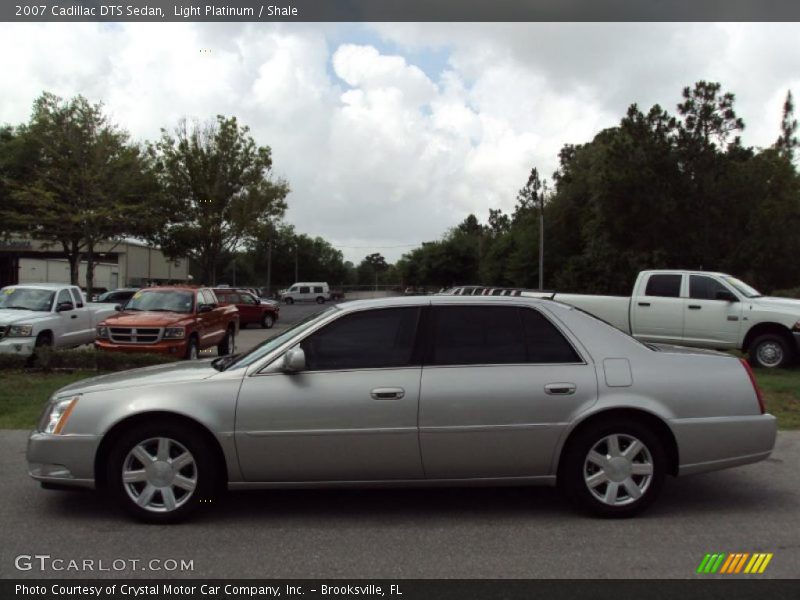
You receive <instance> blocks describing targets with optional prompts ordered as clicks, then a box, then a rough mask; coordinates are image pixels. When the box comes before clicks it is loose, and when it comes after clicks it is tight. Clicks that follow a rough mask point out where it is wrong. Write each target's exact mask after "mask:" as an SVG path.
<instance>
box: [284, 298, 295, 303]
mask: <svg viewBox="0 0 800 600" xmlns="http://www.w3.org/2000/svg"><path fill="white" fill-rule="evenodd" d="M284 302H286V304H294V298H292V297H289V298H285V299H284Z"/></svg>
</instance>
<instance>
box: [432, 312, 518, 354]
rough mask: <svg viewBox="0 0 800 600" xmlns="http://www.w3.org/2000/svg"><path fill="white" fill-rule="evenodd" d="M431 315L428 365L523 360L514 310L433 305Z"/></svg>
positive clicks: (516, 314) (516, 316)
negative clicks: (432, 319) (430, 347)
mask: <svg viewBox="0 0 800 600" xmlns="http://www.w3.org/2000/svg"><path fill="white" fill-rule="evenodd" d="M433 312H434V325H433V347H432V349H431V352H432V356H431V360H430V362H431V364H433V365H489V364H514V363H524V362H526V361H527V352H526V349H525V338H524V336H523V333H522V327H521V325H522V324H521V322H520V316H519V311H518V309H517V308H516V307H513V306H437V307H435V308H434V311H433Z"/></svg>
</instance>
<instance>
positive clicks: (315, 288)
mask: <svg viewBox="0 0 800 600" xmlns="http://www.w3.org/2000/svg"><path fill="white" fill-rule="evenodd" d="M314 293H315V294H321V293H322V286H321V285H320V286H315V287H314Z"/></svg>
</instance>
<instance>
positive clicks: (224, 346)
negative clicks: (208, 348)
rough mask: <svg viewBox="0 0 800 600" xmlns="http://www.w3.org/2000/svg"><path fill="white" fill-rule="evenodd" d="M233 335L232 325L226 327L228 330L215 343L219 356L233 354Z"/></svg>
mask: <svg viewBox="0 0 800 600" xmlns="http://www.w3.org/2000/svg"><path fill="white" fill-rule="evenodd" d="M235 341H236V340H235V335H234V333H233V327H228V330H227V331H226V332H225V337H224V338H222V341H221V342H220V343H219V344H217V354H218V355H219V356H227V355H228V354H233V349H234V347H235Z"/></svg>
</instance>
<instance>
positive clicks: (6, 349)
mask: <svg viewBox="0 0 800 600" xmlns="http://www.w3.org/2000/svg"><path fill="white" fill-rule="evenodd" d="M35 347H36V338H33V337H4V338H3V339H1V340H0V354H16V355H18V356H30V355H31V354H33V349H34V348H35Z"/></svg>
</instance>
